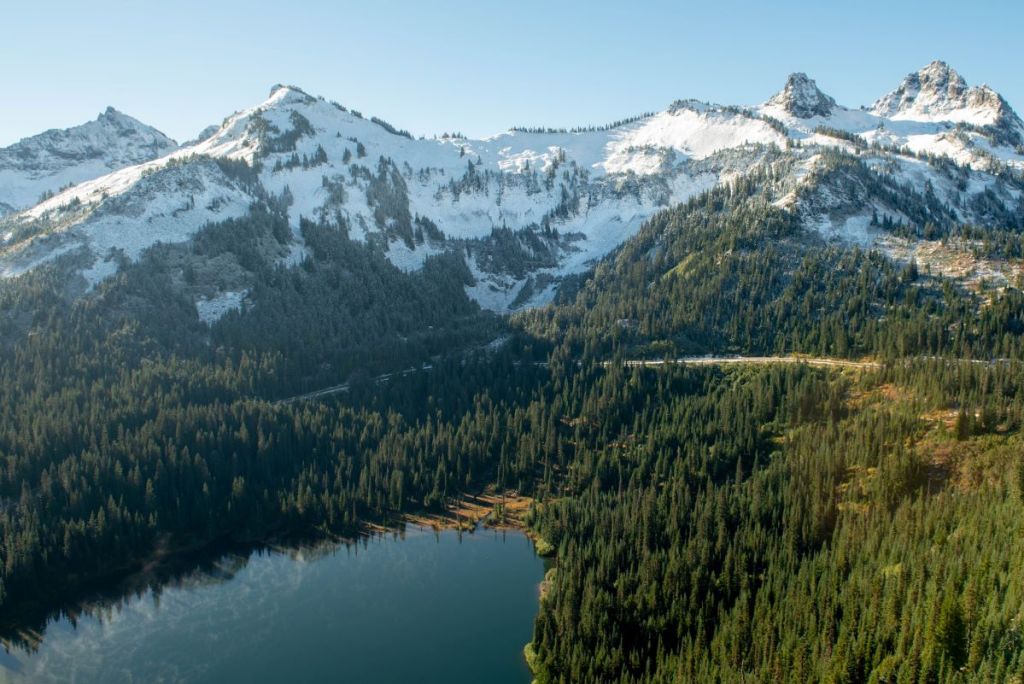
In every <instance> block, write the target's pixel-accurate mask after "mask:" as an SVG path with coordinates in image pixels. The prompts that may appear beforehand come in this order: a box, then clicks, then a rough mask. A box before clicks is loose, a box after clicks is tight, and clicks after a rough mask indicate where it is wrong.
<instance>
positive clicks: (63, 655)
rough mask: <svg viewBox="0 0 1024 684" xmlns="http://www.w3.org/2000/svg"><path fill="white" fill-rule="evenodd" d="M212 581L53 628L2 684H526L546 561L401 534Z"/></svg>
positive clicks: (502, 543)
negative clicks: (527, 647)
mask: <svg viewBox="0 0 1024 684" xmlns="http://www.w3.org/2000/svg"><path fill="white" fill-rule="evenodd" d="M217 565H218V567H217V568H216V570H215V571H214V572H212V573H211V572H206V571H204V572H194V573H192V574H190V575H188V576H187V577H186V578H185V579H184V580H183V581H180V582H177V583H175V584H174V585H172V586H168V587H164V588H163V589H162V590H161V591H159V592H156V593H154V592H153V591H151V590H147V591H145V592H144V593H142V595H141V596H137V597H133V598H130V599H127V600H125V601H123V602H122V604H121V605H120V606H119V607H107V608H96V607H93V608H92V609H91V611H88V612H87V614H83V615H81V616H79V618H78V620H77V624H75V625H72V623H71V622H70V621H69V620H68V619H67V618H62V619H60V620H56V621H53V622H51V623H50V624H49V625H48V627H47V629H46V630H45V633H44V634H43V637H42V641H41V643H39V645H38V649H37V650H36V651H35V652H34V653H28V652H26V651H25V650H23V649H22V648H19V647H14V646H12V647H11V648H10V650H9V652H7V653H6V654H3V653H2V652H0V682H76V683H82V684H87V683H92V682H96V683H100V682H102V683H103V684H108V683H115V682H147V683H149V682H218V683H219V682H360V683H362V682H402V683H403V684H404V683H409V682H424V683H431V682H445V683H448V684H451V683H453V682H467V683H469V682H473V683H477V682H489V683H494V684H502V683H505V682H508V683H513V682H514V683H516V684H525V683H527V682H529V681H530V676H529V672H528V670H527V668H526V665H525V663H524V662H523V657H522V648H523V645H524V644H525V643H526V642H527V641H529V640H530V636H531V630H532V624H533V618H534V615H535V614H536V611H537V601H538V584H539V583H540V581H541V579H542V578H543V574H544V567H543V563H542V561H541V559H539V558H537V556H536V555H535V554H534V552H533V547H532V545H531V543H530V542H529V540H528V539H527V538H526V537H524V536H523V535H521V534H519V533H516V532H494V531H488V530H479V531H477V532H476V533H474V534H464V535H462V537H461V540H460V539H459V535H458V534H457V533H456V532H452V531H445V532H440V533H435V532H433V531H426V530H410V531H409V532H407V533H406V534H405V538H404V539H395V538H393V537H391V536H388V537H383V538H382V537H377V538H372V539H369V540H366V541H365V544H364V543H363V542H361V543H360V544H358V545H356V546H348V547H347V546H322V547H317V548H315V549H305V550H300V551H289V552H262V553H254V554H252V555H250V556H248V557H238V556H234V557H226V558H224V559H222V560H220V561H219V562H218V564H217Z"/></svg>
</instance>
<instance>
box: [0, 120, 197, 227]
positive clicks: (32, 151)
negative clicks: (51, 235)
mask: <svg viewBox="0 0 1024 684" xmlns="http://www.w3.org/2000/svg"><path fill="white" fill-rule="evenodd" d="M177 146H178V145H177V143H176V142H174V141H173V140H171V139H170V138H168V137H167V136H166V135H164V134H163V133H161V132H160V131H158V130H156V129H155V128H152V127H150V126H147V125H145V124H143V123H141V122H139V121H137V120H136V119H133V118H132V117H130V116H128V115H126V114H122V113H121V112H119V111H117V110H116V109H114V108H113V107H108V108H107V109H106V111H104V112H103V113H102V114H100V115H99V116H98V117H96V120H95V121H90V122H88V123H84V124H82V125H80V126H75V127H73V128H66V129H61V130H58V129H54V130H49V131H46V132H44V133H40V134H39V135H35V136H32V137H30V138H25V139H23V140H21V141H19V142H17V143H15V144H13V145H11V146H10V147H5V148H2V149H0V213H3V212H4V210H5V209H6V211H15V210H20V209H26V208H28V207H31V206H32V205H34V204H36V203H37V202H39V201H40V198H41V197H43V196H44V193H45V194H56V193H58V192H60V191H61V190H62V189H64V188H66V187H67V186H69V185H73V184H75V183H81V182H82V181H86V180H92V179H93V178H97V177H99V176H102V175H105V174H108V173H110V172H111V171H115V170H117V169H120V168H124V167H126V166H133V165H135V164H139V163H141V162H145V161H149V160H151V159H156V158H158V157H162V156H164V155H166V154H168V153H169V152H172V151H173V150H175V149H176V148H177Z"/></svg>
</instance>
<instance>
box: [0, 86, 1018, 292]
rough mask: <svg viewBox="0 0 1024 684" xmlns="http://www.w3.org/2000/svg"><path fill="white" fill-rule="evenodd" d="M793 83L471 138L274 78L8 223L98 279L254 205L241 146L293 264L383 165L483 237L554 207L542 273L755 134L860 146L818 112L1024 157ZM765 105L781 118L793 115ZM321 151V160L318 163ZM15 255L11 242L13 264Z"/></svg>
mask: <svg viewBox="0 0 1024 684" xmlns="http://www.w3.org/2000/svg"><path fill="white" fill-rule="evenodd" d="M812 88H813V90H812ZM787 90H788V91H789V95H790V97H789V99H788V100H785V99H783V100H780V99H778V97H779V96H776V98H772V100H769V101H768V102H767V103H765V104H763V105H760V106H759V107H754V108H750V109H741V108H732V107H722V106H717V105H710V104H705V103H698V102H696V101H680V102H677V103H675V104H674V105H673V106H671V107H670V108H669V109H668V110H666V111H664V112H661V113H658V114H653V115H647V116H644V117H639V118H636V119H633V120H629V121H628V122H625V123H622V124H620V125H616V126H613V127H609V128H605V129H593V130H582V131H575V132H566V131H545V132H530V131H522V130H515V131H509V132H506V133H502V134H498V135H495V136H492V137H489V138H484V139H478V140H473V139H465V138H451V137H445V138H440V139H438V138H434V139H422V138H421V139H412V138H410V137H407V136H405V135H402V134H400V133H399V132H396V131H395V130H393V129H391V128H390V127H389V126H388V125H387V124H383V123H381V122H379V121H375V120H372V119H367V118H363V117H362V116H361V115H358V114H357V113H355V112H353V111H350V110H346V109H345V108H344V107H341V106H339V105H336V104H334V103H331V102H328V101H326V100H324V99H323V98H319V97H313V96H311V95H308V94H307V93H305V92H303V91H302V90H301V89H298V88H295V87H293V86H276V87H275V88H274V89H273V90H272V91H271V93H270V96H269V97H268V98H267V99H266V100H265V101H263V102H261V103H260V104H258V105H256V106H254V107H250V108H249V109H246V110H244V111H241V112H236V113H235V114H232V115H231V116H229V117H227V118H226V119H225V120H224V122H223V123H222V124H221V125H220V126H218V127H216V130H214V131H212V132H209V131H207V132H206V133H208V134H204V135H203V136H201V138H202V139H200V140H197V141H195V142H192V143H189V144H186V145H185V146H183V147H181V148H179V149H176V150H174V151H172V152H170V153H169V154H166V155H165V156H163V157H161V158H159V159H155V160H151V161H146V162H144V163H141V164H138V165H135V166H130V167H127V168H123V169H119V170H116V171H113V172H111V173H107V174H106V175H104V176H101V177H99V178H96V179H93V180H89V181H86V182H83V183H80V184H79V185H78V186H75V187H73V188H71V189H69V190H67V191H65V192H63V193H60V194H58V195H57V196H55V197H54V198H52V199H50V200H48V201H45V202H43V203H41V204H39V205H37V206H35V207H33V208H32V209H30V210H28V211H26V212H23V213H22V214H20V215H16V216H14V217H13V218H11V217H8V219H6V220H5V222H6V221H11V222H13V223H14V224H15V225H17V223H18V222H19V221H20V222H22V223H25V222H28V221H31V220H33V219H42V220H44V221H47V220H48V221H53V224H54V227H53V228H52V229H51V231H52V232H58V231H65V232H67V234H68V237H67V239H66V240H65V241H64V242H61V243H60V245H61V248H62V249H70V248H71V247H68V246H67V245H71V246H72V247H73V246H75V245H82V246H85V247H87V248H88V249H89V250H90V251H91V252H92V254H93V255H94V259H95V260H94V262H93V264H92V266H90V267H89V268H87V269H86V271H85V273H84V275H85V276H86V278H87V279H88V280H89V282H90V283H92V284H95V282H98V281H99V280H101V279H102V278H104V277H107V276H109V275H110V274H112V273H113V272H115V271H116V268H117V263H118V258H117V257H119V256H120V255H124V256H126V257H127V258H130V259H135V258H137V257H138V255H139V253H141V251H142V250H143V249H145V248H146V247H148V246H150V245H152V244H154V243H155V242H156V241H158V240H159V241H164V242H179V241H182V240H186V239H188V238H189V237H190V236H191V235H193V234H194V233H195V232H196V231H197V230H199V228H201V227H202V226H203V225H204V224H205V223H207V222H210V221H221V220H224V219H226V218H234V217H238V216H242V215H244V214H245V212H246V211H248V209H249V206H250V205H251V203H252V202H253V201H254V199H255V197H254V195H253V194H252V193H251V192H250V191H249V190H247V189H246V188H245V187H243V186H242V185H240V184H239V183H236V182H234V181H232V180H231V179H230V178H228V177H227V176H226V175H225V173H224V172H223V170H218V169H217V165H216V164H214V162H213V161H211V159H224V160H241V161H245V162H246V163H248V164H250V165H255V166H257V168H258V169H259V173H258V176H259V182H260V184H261V185H262V187H263V188H264V189H265V190H266V192H267V193H269V194H270V195H273V196H278V197H284V196H286V195H287V196H289V197H291V200H292V201H291V205H290V207H289V209H288V217H289V223H290V224H291V226H292V229H293V234H294V238H295V240H294V242H293V245H292V249H291V252H290V253H289V255H288V256H286V257H283V259H282V263H283V264H285V265H289V266H290V265H295V264H297V263H299V262H301V260H302V259H303V258H305V255H306V253H307V252H306V249H305V247H304V245H303V244H302V243H301V240H300V235H299V231H298V226H299V221H300V218H301V217H306V218H314V219H315V218H319V217H324V218H327V219H331V218H333V217H336V216H340V217H342V218H343V219H344V220H345V221H346V223H347V224H348V227H349V231H350V236H351V237H353V239H357V240H360V239H365V238H366V237H367V236H368V235H369V234H371V233H375V232H377V231H378V230H379V229H380V224H379V223H378V221H379V217H378V216H376V215H375V211H374V206H372V200H371V199H370V192H369V184H370V183H371V182H372V177H373V176H376V175H377V174H378V169H379V165H382V166H383V167H384V168H389V169H390V168H393V169H394V170H395V173H397V174H399V175H400V176H401V183H402V184H404V186H405V187H404V190H403V192H404V193H405V195H406V196H407V198H408V210H409V215H410V216H421V217H425V218H427V219H429V220H430V221H432V222H433V223H434V224H436V225H437V226H438V228H440V230H441V231H443V232H444V233H445V235H446V236H447V237H449V238H455V239H474V238H486V237H487V236H488V235H489V234H490V233H491V231H492V230H493V229H495V228H500V227H508V228H511V229H514V230H515V229H524V228H533V227H537V226H539V225H541V224H542V223H544V222H545V221H550V222H551V226H552V227H554V228H556V229H557V230H558V231H559V232H560V233H562V234H563V235H572V236H573V237H572V238H571V240H569V242H568V244H569V245H570V246H569V247H568V248H566V249H565V250H564V252H563V253H561V255H560V258H559V263H558V266H557V267H554V268H542V269H539V270H538V271H536V272H535V273H534V274H533V275H542V276H551V277H553V278H558V277H560V276H563V275H566V274H569V273H576V272H579V271H582V270H584V269H585V268H587V267H589V265H590V264H592V263H593V261H594V260H595V259H598V258H600V257H602V256H604V255H605V254H607V253H608V252H610V251H611V250H612V249H614V248H615V247H616V246H618V245H619V244H621V243H622V242H623V241H625V240H626V239H628V238H629V237H630V236H632V235H633V234H635V233H636V231H637V230H638V229H639V227H640V225H641V224H642V223H643V221H645V220H646V219H647V218H649V217H650V216H651V215H653V214H654V213H655V212H657V211H658V210H660V209H661V208H663V207H665V206H671V205H672V204H675V203H678V202H683V201H685V200H687V199H689V198H690V197H692V196H694V195H696V194H698V193H699V192H701V191H703V190H706V189H708V188H710V187H713V186H714V185H715V184H717V183H720V182H725V181H727V180H728V179H729V178H733V177H735V175H736V174H742V173H745V171H746V169H748V168H750V167H751V166H752V165H754V164H755V163H756V160H757V154H758V153H757V152H755V151H754V150H756V149H761V150H762V151H763V150H764V149H767V148H756V147H751V146H775V147H776V148H778V149H780V150H784V149H786V148H787V144H788V143H789V142H790V141H791V140H794V139H795V140H798V141H801V142H802V143H803V144H804V145H805V146H807V147H808V148H809V149H808V150H807V151H806V152H800V146H797V148H796V150H795V151H794V152H793V153H792V154H795V155H803V156H802V157H800V159H802V160H803V161H801V162H799V163H798V164H797V165H796V168H795V170H794V171H793V178H792V179H791V180H792V183H793V184H794V185H799V184H800V183H801V182H803V181H802V178H803V177H804V176H805V175H807V173H808V172H809V170H810V169H811V168H812V167H813V163H814V162H813V159H814V158H815V155H816V151H815V148H814V147H812V146H819V147H840V148H843V149H846V150H847V151H849V152H851V153H860V152H859V147H858V146H860V147H863V146H862V145H860V143H859V142H857V141H850V140H844V139H842V138H841V137H836V136H835V135H829V134H827V133H828V131H825V132H818V128H819V127H821V126H824V127H828V128H832V129H838V130H840V131H845V132H847V133H853V134H854V135H856V136H859V137H860V138H862V139H863V140H865V141H866V142H869V143H870V142H879V143H880V144H883V145H895V146H897V147H903V146H906V147H909V148H910V149H911V150H912V151H921V152H930V153H940V154H943V155H946V156H949V157H951V158H953V159H955V160H956V161H957V162H958V163H963V164H976V163H977V164H980V162H978V159H979V154H978V150H982V151H983V152H985V153H986V154H988V155H992V156H996V157H998V158H1000V159H1003V160H1006V161H1008V162H1010V163H1018V161H1019V163H1020V164H1021V167H1022V168H1024V155H1016V153H1015V152H1012V151H1007V149H1006V148H996V147H991V146H988V147H986V145H987V142H985V139H984V138H983V137H982V136H981V134H980V133H978V132H967V133H965V132H962V131H956V130H954V129H953V128H952V126H951V124H950V123H949V122H935V121H930V120H910V119H889V118H885V117H882V116H879V115H878V114H876V113H873V112H868V111H863V110H852V109H847V108H844V107H841V106H839V105H837V104H835V101H834V100H832V98H830V97H828V96H827V95H824V94H823V93H821V91H820V90H818V89H817V86H816V85H814V82H813V80H811V79H810V78H809V77H807V76H805V75H803V74H794V75H793V76H791V77H790V80H789V82H787V89H786V90H784V91H783V93H785V92H786V91H787ZM780 95H782V94H780ZM787 102H788V105H787ZM794 103H795V104H796V105H798V106H791V105H793V104H794ZM804 105H806V106H804ZM825 105H827V107H826V106H825ZM796 114H811V115H810V116H803V117H801V116H797V115H796ZM765 117H770V118H771V119H778V120H779V121H781V122H782V124H783V125H784V126H785V128H783V127H782V126H779V125H778V121H771V120H769V119H767V118H765ZM964 140H967V143H965V142H964ZM729 150H735V151H736V152H735V156H736V157H737V159H739V160H741V161H740V162H737V163H734V164H733V165H732V166H729V167H728V169H726V168H723V167H721V166H716V164H719V162H718V161H717V159H721V156H719V157H715V155H719V153H723V152H724V151H729ZM319 155H322V156H323V159H320V157H319ZM1015 155H1016V156H1015ZM982 156H983V155H982ZM1018 158H1019V159H1018ZM303 159H304V160H306V162H305V163H301V162H296V161H295V160H303ZM310 159H317V160H318V161H315V163H312V164H311V163H309V160H310ZM381 160H390V161H388V162H383V163H382V162H381ZM706 160H710V162H709V163H705V161H706ZM742 160H746V161H742ZM984 163H985V164H987V163H988V162H987V161H985V162H984ZM388 164H392V165H393V166H387V165H388ZM222 166H223V165H222ZM983 168H985V167H983ZM389 173H390V172H389ZM908 173H909V172H908ZM473 174H476V176H475V177H474V175H473ZM801 174H804V176H802V175H801ZM464 181H466V183H465V184H464V185H465V187H461V186H460V184H463V182H464ZM469 181H472V182H469ZM563 186H565V187H566V188H568V190H563ZM332 187H334V188H336V190H335V191H332V190H331V188H332ZM566 192H579V193H580V196H579V197H578V200H577V206H576V207H575V208H574V209H572V210H571V211H568V212H562V213H560V214H558V215H557V218H552V215H551V212H552V210H554V209H555V208H557V207H558V205H559V203H560V202H564V201H565V197H566ZM787 197H789V200H787V199H786V198H783V199H782V200H780V202H781V203H782V204H785V205H786V206H788V204H786V202H788V201H790V200H793V199H794V198H795V195H792V196H787ZM69 207H73V208H74V210H73V211H72V210H71V209H69ZM391 220H392V219H390V218H389V219H388V221H391ZM862 223H863V217H853V218H849V217H848V218H845V219H843V222H842V223H841V224H840V223H836V224H834V225H833V223H831V219H830V223H829V225H828V226H825V225H824V223H822V225H821V229H822V232H823V234H827V235H828V236H829V237H833V236H839V237H842V236H844V235H846V236H847V237H848V238H849V239H853V240H854V241H857V242H861V241H862V240H864V239H867V234H868V232H869V231H867V229H866V227H865V226H864V225H862ZM388 225H391V224H390V223H389V224H388ZM58 226H59V227H58ZM15 234H16V233H15V232H8V233H7V234H6V235H5V240H4V241H3V242H2V243H0V247H2V248H3V249H5V250H7V253H8V254H10V253H12V250H14V251H16V250H18V249H19V248H20V247H19V246H18V245H10V244H8V243H9V241H10V240H11V238H12V237H13V236H14V235H15ZM15 239H17V238H15ZM440 245H441V243H439V242H438V243H436V244H435V243H433V242H431V241H427V242H426V243H422V244H420V245H419V246H417V247H415V248H409V247H407V246H406V244H405V242H403V241H401V240H396V239H394V238H393V236H392V239H391V240H390V242H389V249H388V252H387V254H388V258H389V259H390V260H391V261H392V263H394V264H395V265H396V266H398V267H399V268H402V269H403V270H414V269H418V268H420V267H422V264H423V262H424V260H425V259H426V258H427V257H428V256H429V255H431V254H434V253H437V252H438V251H442V249H444V248H443V247H442V246H440ZM5 259H6V256H3V257H0V266H3V263H2V262H3V260H5ZM10 269H11V267H9V266H8V267H7V268H6V269H5V270H4V271H3V273H10V272H11V270H10ZM471 269H476V270H475V271H474V275H475V277H477V284H476V285H474V286H471V287H470V288H467V289H468V291H469V292H470V294H471V296H473V297H474V298H475V299H477V301H479V302H480V303H481V304H482V305H483V306H485V307H487V308H493V309H495V310H499V311H503V310H508V308H509V307H511V306H512V305H513V303H514V304H515V305H516V306H519V305H521V304H522V303H523V302H522V301H521V299H523V298H525V295H524V297H520V294H521V290H522V288H523V287H524V284H525V281H524V280H516V279H514V278H511V277H510V276H507V275H502V274H488V273H483V272H480V270H479V268H478V267H477V266H475V265H473V264H471ZM538 282H539V283H540V284H539V285H538V287H537V289H538V292H533V293H532V295H531V296H530V297H529V298H528V301H529V303H530V304H536V303H539V302H542V301H544V298H545V297H546V296H550V294H551V292H552V290H551V288H552V285H551V284H550V280H549V279H544V280H543V282H541V281H538ZM204 306H205V305H204Z"/></svg>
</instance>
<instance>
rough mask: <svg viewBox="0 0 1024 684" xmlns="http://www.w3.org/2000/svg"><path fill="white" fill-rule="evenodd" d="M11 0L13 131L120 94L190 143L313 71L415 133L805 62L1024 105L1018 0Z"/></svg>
mask: <svg viewBox="0 0 1024 684" xmlns="http://www.w3.org/2000/svg"><path fill="white" fill-rule="evenodd" d="M209 4H211V5H214V6H212V7H211V6H208V5H207V3H204V2H196V1H194V0H174V1H173V2H168V1H162V2H157V1H152V2H150V1H148V0H143V1H140V0H136V1H134V2H114V1H110V0H90V1H88V2H81V1H80V0H79V1H76V2H63V1H50V0H37V1H34V2H20V1H12V2H10V3H7V5H6V6H5V7H4V10H3V12H2V23H3V30H2V32H0V33H2V38H0V74H2V76H3V86H2V87H3V92H4V102H3V106H2V107H0V145H7V144H10V143H12V142H14V141H15V140H17V139H19V138H21V137H24V136H26V135H31V134H34V133H37V132H39V131H41V130H44V129H46V128H52V127H65V126H69V125H73V124H76V123H81V122H82V121H85V120H88V119H92V118H95V116H96V115H97V114H98V113H99V112H100V111H101V110H102V109H104V108H105V107H106V106H107V105H108V104H109V105H113V106H115V107H117V108H118V109H120V110H122V111H124V112H126V113H128V114H131V115H132V116H135V117H136V118H139V119H141V120H142V121H145V122H146V123H149V124H152V125H154V126H156V127H157V128H159V129H161V130H163V131H164V132H165V133H167V134H168V135H170V136H172V137H174V138H176V139H178V140H179V141H182V140H186V139H188V138H190V137H192V136H193V135H195V134H196V133H197V132H198V131H199V130H200V129H202V128H204V127H205V126H207V125H209V124H211V123H219V122H220V121H221V120H222V119H223V118H224V117H225V116H226V115H228V114H230V113H232V112H233V111H235V110H237V109H242V108H244V107H247V106H250V105H253V104H256V103H258V102H260V101H261V100H262V99H264V98H265V97H266V96H267V94H268V92H269V89H270V86H271V85H273V84H274V83H278V82H283V83H291V84H295V85H299V86H301V87H302V88H303V89H305V90H306V91H308V92H310V93H313V94H316V95H323V96H325V97H327V98H328V99H333V100H337V101H339V102H341V103H342V104H344V105H346V106H351V107H354V108H356V109H359V110H361V111H363V112H364V113H366V114H368V115H369V114H374V115H377V116H380V117H382V118H384V119H387V120H388V121H390V122H391V123H393V124H394V125H396V126H399V127H401V128H407V129H409V130H410V131H412V132H413V133H416V134H432V133H440V132H443V131H446V130H459V131H461V132H463V133H466V134H467V135H471V136H479V135H488V134H492V133H496V132H498V131H501V130H504V129H506V128H508V127H509V126H512V125H549V126H574V125H580V124H589V123H595V124H599V123H604V122H607V121H611V120H614V119H618V118H621V117H624V116H628V115H631V114H636V113H640V112H643V111H648V110H659V109H662V108H664V107H665V106H666V105H667V104H668V103H669V102H671V101H672V100H674V99H676V98H685V97H694V98H698V99H701V100H710V101H715V102H724V103H730V104H748V103H749V104H753V103H756V102H760V101H762V100H764V99H766V98H767V97H769V96H770V95H771V94H772V93H773V92H774V91H776V90H778V89H779V88H780V87H781V85H782V84H783V82H784V79H785V77H786V75H787V74H788V73H789V72H792V71H806V72H808V73H809V74H810V75H811V76H812V77H813V78H815V79H817V81H818V84H819V86H820V87H821V88H822V89H823V90H824V91H825V92H827V93H829V94H831V95H832V96H834V97H835V98H836V99H837V100H838V101H839V102H840V103H842V104H846V105H848V106H859V105H861V104H869V103H870V102H871V101H873V100H874V99H875V98H877V97H878V96H880V95H882V94H883V93H885V92H887V91H888V90H890V89H892V88H894V87H895V86H896V85H897V84H898V83H899V81H900V79H901V78H902V77H903V76H904V75H905V74H907V73H908V72H911V71H914V70H916V69H918V68H920V67H921V66H923V65H924V64H926V63H927V62H929V61H931V60H932V59H944V60H946V61H947V62H949V63H950V64H952V65H953V66H954V67H955V68H956V69H957V70H959V71H960V72H961V74H963V75H964V77H965V78H966V79H967V80H968V82H970V83H981V82H986V83H988V84H989V85H991V86H993V87H994V88H996V90H998V91H1000V92H1001V93H1002V94H1003V95H1004V96H1005V97H1006V98H1007V99H1008V100H1009V101H1010V104H1011V105H1013V106H1014V107H1015V108H1018V109H1020V108H1021V107H1022V106H1024V72H1022V70H1021V65H1022V63H1024V60H1022V54H1021V47H1020V45H1021V39H1020V32H1021V28H1022V27H1024V2H1020V1H1019V0H999V1H994V0H973V1H972V2H966V0H960V1H958V2H952V1H947V0H933V1H930V2H924V1H903V0H886V1H884V2H877V1H875V0H866V1H862V2H848V3H842V7H841V8H837V7H835V6H834V5H836V4H837V3H832V2H826V1H825V0H817V1H815V2H809V1H808V2H792V1H787V0H781V1H778V2H736V1H733V0H712V1H707V0H705V1H703V2H689V1H685V2H684V1H677V2H660V1H652V2H642V1H636V0H634V1H629V0H620V1H618V2H601V1H600V0H594V1H591V2H558V1H557V0H549V1H548V2H540V1H534V0H517V1H515V2H513V1H509V0H506V1H504V2H496V1H491V0H465V1H462V0H458V1H456V0H418V1H410V2H388V1H386V0H366V1H364V2H329V1H323V2H311V1H304V0H291V1H284V0H278V1H277V2H261V1H256V0H249V1H247V2H236V1H233V0H232V1H226V2H220V1H217V0H212V1H211V2H210V3H209Z"/></svg>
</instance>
